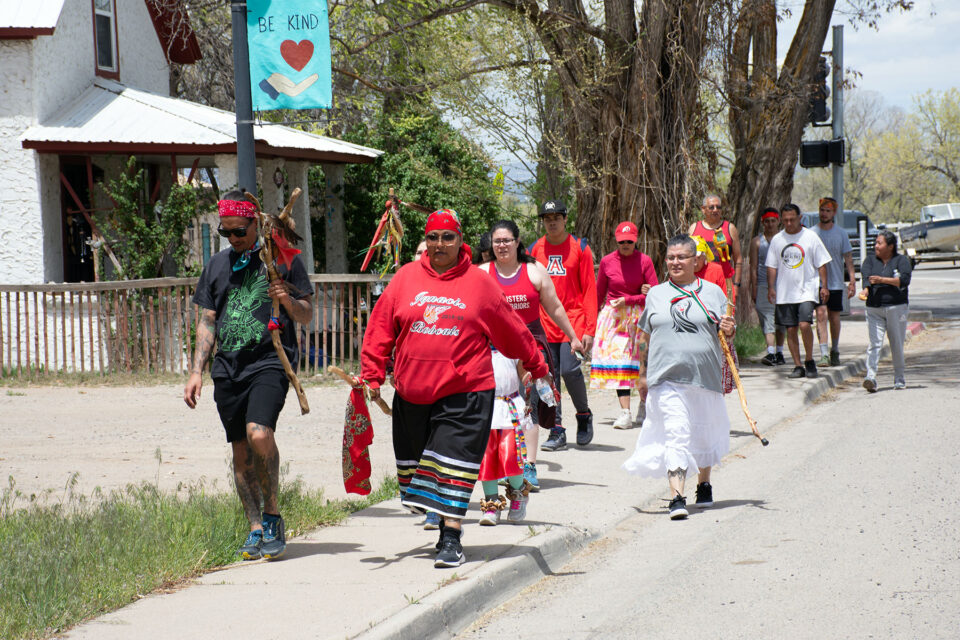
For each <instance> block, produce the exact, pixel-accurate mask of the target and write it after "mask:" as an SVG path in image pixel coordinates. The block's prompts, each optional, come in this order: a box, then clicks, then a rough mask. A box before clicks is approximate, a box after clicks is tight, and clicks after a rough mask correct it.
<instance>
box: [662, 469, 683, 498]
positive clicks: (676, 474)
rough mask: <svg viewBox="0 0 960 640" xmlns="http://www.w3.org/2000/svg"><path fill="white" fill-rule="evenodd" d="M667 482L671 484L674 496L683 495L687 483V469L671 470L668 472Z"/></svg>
mask: <svg viewBox="0 0 960 640" xmlns="http://www.w3.org/2000/svg"><path fill="white" fill-rule="evenodd" d="M667 480H668V481H669V482H670V489H671V491H673V494H674V495H678V496H682V495H683V485H684V483H685V482H686V481H687V470H686V469H679V468H677V469H671V470H670V471H667Z"/></svg>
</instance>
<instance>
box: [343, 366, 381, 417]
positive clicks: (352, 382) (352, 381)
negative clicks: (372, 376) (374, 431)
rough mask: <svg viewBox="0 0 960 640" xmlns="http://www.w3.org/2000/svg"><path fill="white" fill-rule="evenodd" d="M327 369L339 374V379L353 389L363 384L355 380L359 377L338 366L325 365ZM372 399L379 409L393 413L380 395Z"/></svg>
mask: <svg viewBox="0 0 960 640" xmlns="http://www.w3.org/2000/svg"><path fill="white" fill-rule="evenodd" d="M327 371H329V372H330V373H332V374H335V375H337V376H339V377H340V379H341V380H343V381H344V382H346V383H347V384H349V385H350V386H351V387H353V388H354V389H356V388H358V387H361V386H363V382H360V383H359V384H358V383H357V380H359V378H355V377H353V376H351V375H350V374H349V373H347V372H346V371H344V370H343V369H341V368H340V367H336V366H334V365H330V366H329V367H327ZM373 401H374V402H376V403H377V406H378V407H380V410H381V411H383V412H384V413H385V414H387V415H388V416H392V415H393V411H391V410H390V405H388V404H387V403H386V401H384V399H383V398H381V397H380V396H377V397H376V398H375V399H374V400H373Z"/></svg>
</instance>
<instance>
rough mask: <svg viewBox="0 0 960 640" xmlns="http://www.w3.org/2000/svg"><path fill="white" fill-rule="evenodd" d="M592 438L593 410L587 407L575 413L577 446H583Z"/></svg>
mask: <svg viewBox="0 0 960 640" xmlns="http://www.w3.org/2000/svg"><path fill="white" fill-rule="evenodd" d="M591 440H593V412H592V411H590V410H589V409H587V410H586V411H585V412H583V413H578V414H577V446H580V447H585V446H587V445H588V444H590V441H591Z"/></svg>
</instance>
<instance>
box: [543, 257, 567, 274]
mask: <svg viewBox="0 0 960 640" xmlns="http://www.w3.org/2000/svg"><path fill="white" fill-rule="evenodd" d="M547 273H548V274H549V275H551V276H565V275H567V268H566V267H565V266H563V256H547Z"/></svg>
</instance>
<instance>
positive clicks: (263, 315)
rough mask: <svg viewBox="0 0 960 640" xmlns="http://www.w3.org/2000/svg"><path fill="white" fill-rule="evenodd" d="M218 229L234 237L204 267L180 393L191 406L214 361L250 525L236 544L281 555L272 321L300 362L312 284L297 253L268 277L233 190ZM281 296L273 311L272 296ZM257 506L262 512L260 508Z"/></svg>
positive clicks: (244, 551)
mask: <svg viewBox="0 0 960 640" xmlns="http://www.w3.org/2000/svg"><path fill="white" fill-rule="evenodd" d="M217 208H218V211H219V214H220V226H219V227H218V228H217V232H218V233H219V234H220V235H221V236H222V237H224V238H226V239H227V240H228V241H229V243H230V248H229V249H224V250H223V251H220V252H219V253H217V254H216V255H215V256H213V257H212V258H211V259H210V261H209V262H207V264H206V265H204V267H203V273H201V274H200V280H199V282H197V290H196V293H195V294H194V296H193V301H194V303H196V304H197V306H199V307H201V316H200V322H199V324H198V325H197V347H196V351H195V355H194V359H193V366H192V368H191V370H190V378H189V380H188V381H187V385H186V387H185V388H184V390H183V400H184V402H186V403H187V406H188V407H190V408H191V409H193V408H194V407H196V405H197V400H199V398H200V390H201V387H202V386H203V375H202V374H203V368H204V366H205V365H206V362H207V360H208V359H209V357H210V354H211V353H212V352H213V345H214V342H216V343H217V353H216V355H215V356H214V358H213V364H212V366H211V367H210V377H211V378H213V399H214V402H216V404H217V411H218V412H219V414H220V420H221V422H222V423H223V428H224V430H225V431H226V436H227V442H229V443H230V446H231V448H232V449H233V473H234V481H235V483H236V487H237V494H238V495H239V496H240V503H241V505H242V506H243V509H244V512H245V513H246V516H247V520H249V522H250V533H249V535H248V536H247V539H246V541H245V542H244V543H243V544H242V545H241V546H240V549H239V550H238V552H237V553H238V554H239V555H240V556H241V557H242V558H243V559H244V560H255V559H257V558H261V557H263V558H267V559H268V560H270V559H274V558H278V557H279V556H280V555H281V554H282V553H283V552H284V549H285V548H286V537H285V534H284V527H283V518H281V517H280V509H279V505H278V504H277V490H278V487H279V479H280V453H279V451H278V450H277V443H276V440H275V439H274V432H275V431H276V427H277V418H278V416H279V415H280V410H281V409H282V408H283V404H284V400H285V399H286V396H287V387H288V385H289V382H288V381H287V377H286V374H285V373H284V370H283V365H281V364H280V358H279V357H278V356H277V352H276V350H275V349H274V346H273V342H272V340H271V337H270V331H269V328H270V327H273V326H279V327H280V340H281V343H282V344H283V348H284V350H285V351H286V354H287V358H288V359H289V360H290V364H291V366H292V367H293V368H294V369H296V367H297V359H298V355H299V351H298V349H297V339H296V327H295V325H296V324H308V323H309V322H310V320H311V319H312V317H313V311H312V304H311V296H310V293H311V286H310V281H309V280H308V278H307V273H306V270H305V269H304V266H303V263H302V262H301V261H300V258H299V256H294V257H293V259H292V262H290V266H289V268H287V266H286V265H283V264H278V265H277V272H278V274H279V275H280V279H279V280H274V281H273V282H270V283H268V282H267V269H266V266H265V265H264V264H263V262H261V261H260V243H259V236H258V229H257V211H256V208H255V207H254V205H253V204H251V203H250V202H248V201H247V200H246V199H245V198H244V197H243V194H241V193H240V192H239V191H231V192H230V193H228V194H226V196H224V199H223V200H221V201H220V202H219V203H218V206H217ZM274 300H277V301H278V302H279V303H280V315H279V317H272V316H271V314H272V310H273V309H272V307H273V301H274ZM261 507H262V512H261Z"/></svg>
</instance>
